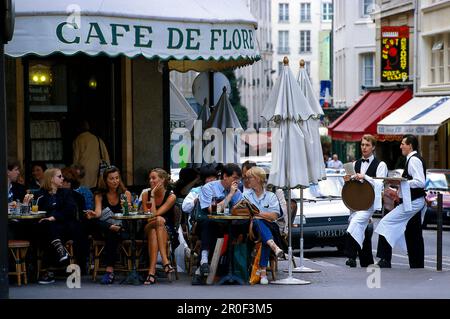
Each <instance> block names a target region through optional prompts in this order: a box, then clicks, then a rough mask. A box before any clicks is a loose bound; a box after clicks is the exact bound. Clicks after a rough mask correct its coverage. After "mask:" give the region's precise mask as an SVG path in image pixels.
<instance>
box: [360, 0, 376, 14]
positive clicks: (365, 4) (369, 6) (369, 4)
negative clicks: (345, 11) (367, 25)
mask: <svg viewBox="0 0 450 319" xmlns="http://www.w3.org/2000/svg"><path fill="white" fill-rule="evenodd" d="M361 1H362V2H361V9H362V12H361V15H362V16H363V17H368V16H369V15H370V14H371V13H372V11H373V10H374V0H361Z"/></svg>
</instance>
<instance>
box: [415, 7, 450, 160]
mask: <svg viewBox="0 0 450 319" xmlns="http://www.w3.org/2000/svg"><path fill="white" fill-rule="evenodd" d="M418 4H419V8H418V12H417V16H418V22H417V25H418V30H419V32H418V34H417V42H418V48H417V51H418V52H417V53H418V54H417V61H420V63H418V62H417V61H416V63H417V68H416V69H417V74H418V76H417V83H416V96H418V97H425V96H438V97H444V98H445V97H448V96H450V20H449V19H448V17H449V16H450V1H449V0H426V1H418ZM443 121H444V123H443V124H442V125H441V126H440V127H439V130H438V132H437V134H436V135H434V136H422V138H421V140H420V144H421V145H422V153H423V155H424V158H425V160H426V161H427V164H428V166H429V167H436V168H448V167H450V155H449V150H450V139H449V136H450V124H449V122H448V119H445V118H444V119H443Z"/></svg>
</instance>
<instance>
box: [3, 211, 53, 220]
mask: <svg viewBox="0 0 450 319" xmlns="http://www.w3.org/2000/svg"><path fill="white" fill-rule="evenodd" d="M45 214H46V212H37V213H30V214H27V215H13V214H8V219H41V218H44V217H45Z"/></svg>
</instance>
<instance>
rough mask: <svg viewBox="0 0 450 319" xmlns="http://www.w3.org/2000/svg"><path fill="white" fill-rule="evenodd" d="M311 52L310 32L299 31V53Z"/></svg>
mask: <svg viewBox="0 0 450 319" xmlns="http://www.w3.org/2000/svg"><path fill="white" fill-rule="evenodd" d="M310 52H311V31H309V30H302V31H300V53H310Z"/></svg>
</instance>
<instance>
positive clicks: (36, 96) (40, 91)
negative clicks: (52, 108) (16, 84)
mask: <svg viewBox="0 0 450 319" xmlns="http://www.w3.org/2000/svg"><path fill="white" fill-rule="evenodd" d="M50 91H51V90H50V85H30V87H29V100H30V104H33V105H42V104H44V105H47V104H50V96H51V94H50Z"/></svg>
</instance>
